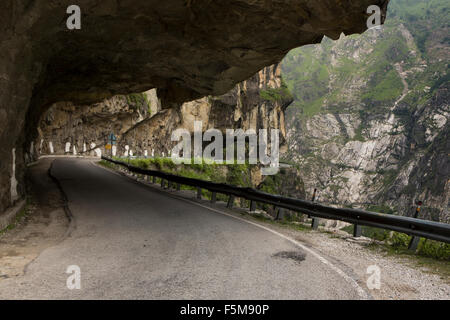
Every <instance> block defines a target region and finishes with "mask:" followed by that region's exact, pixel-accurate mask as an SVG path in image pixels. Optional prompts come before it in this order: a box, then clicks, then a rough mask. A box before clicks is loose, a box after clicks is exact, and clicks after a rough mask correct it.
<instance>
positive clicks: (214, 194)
mask: <svg viewBox="0 0 450 320" xmlns="http://www.w3.org/2000/svg"><path fill="white" fill-rule="evenodd" d="M216 199H217V194H216V192H215V191H213V192H212V194H211V203H216Z"/></svg>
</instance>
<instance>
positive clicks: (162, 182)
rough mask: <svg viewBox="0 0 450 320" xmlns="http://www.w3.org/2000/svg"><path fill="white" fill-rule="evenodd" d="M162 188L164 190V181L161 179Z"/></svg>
mask: <svg viewBox="0 0 450 320" xmlns="http://www.w3.org/2000/svg"><path fill="white" fill-rule="evenodd" d="M161 188H163V189H164V179H161Z"/></svg>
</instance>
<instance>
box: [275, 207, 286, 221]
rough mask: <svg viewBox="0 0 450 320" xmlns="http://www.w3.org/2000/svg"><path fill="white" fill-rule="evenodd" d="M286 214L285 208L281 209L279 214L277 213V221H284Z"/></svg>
mask: <svg viewBox="0 0 450 320" xmlns="http://www.w3.org/2000/svg"><path fill="white" fill-rule="evenodd" d="M285 213H286V211H285V210H284V208H279V209H278V212H277V217H276V219H275V220H283V219H284V215H285Z"/></svg>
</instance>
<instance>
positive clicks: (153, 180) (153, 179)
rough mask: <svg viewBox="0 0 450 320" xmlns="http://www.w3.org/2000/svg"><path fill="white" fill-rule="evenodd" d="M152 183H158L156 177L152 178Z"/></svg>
mask: <svg viewBox="0 0 450 320" xmlns="http://www.w3.org/2000/svg"><path fill="white" fill-rule="evenodd" d="M152 183H153V184H155V183H156V176H152Z"/></svg>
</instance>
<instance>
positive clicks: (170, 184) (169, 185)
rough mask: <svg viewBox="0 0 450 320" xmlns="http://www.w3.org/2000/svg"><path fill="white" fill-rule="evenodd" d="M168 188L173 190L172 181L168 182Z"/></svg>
mask: <svg viewBox="0 0 450 320" xmlns="http://www.w3.org/2000/svg"><path fill="white" fill-rule="evenodd" d="M167 188H168V189H172V181H170V180H169V181H168V184H167Z"/></svg>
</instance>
